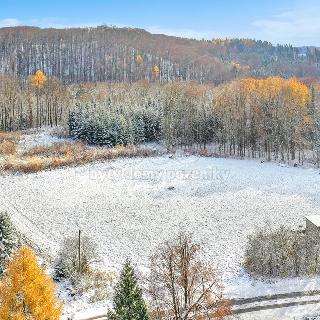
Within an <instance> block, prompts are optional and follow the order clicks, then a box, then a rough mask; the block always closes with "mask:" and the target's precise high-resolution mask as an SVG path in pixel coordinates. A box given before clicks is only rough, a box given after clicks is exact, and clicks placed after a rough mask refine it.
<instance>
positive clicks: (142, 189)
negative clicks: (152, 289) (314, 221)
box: [0, 156, 320, 319]
mask: <svg viewBox="0 0 320 320" xmlns="http://www.w3.org/2000/svg"><path fill="white" fill-rule="evenodd" d="M0 194H1V197H0V210H1V209H6V210H7V211H8V212H9V213H11V215H12V218H13V220H14V222H15V223H16V225H17V227H18V228H19V229H21V231H23V232H24V233H25V234H26V235H27V237H29V238H31V239H32V240H33V241H34V242H36V243H37V244H38V245H39V246H40V247H41V248H42V249H44V250H46V252H47V253H48V254H49V255H51V256H52V257H54V255H55V253H56V251H57V250H58V249H59V245H60V243H61V241H62V240H63V238H64V237H65V236H72V235H76V233H77V230H78V229H79V228H81V230H82V231H83V233H84V234H86V235H88V236H90V237H91V238H93V239H94V240H95V241H96V243H97V245H98V247H99V252H100V254H101V257H102V259H103V261H104V264H105V266H106V268H116V269H119V267H120V265H121V264H122V263H123V261H124V260H125V259H126V258H127V257H130V258H131V259H132V260H133V262H135V263H136V264H137V266H139V267H140V268H144V267H147V266H148V257H149V256H150V255H151V254H152V252H153V251H154V249H155V248H156V246H157V245H158V244H160V243H162V242H163V241H165V240H167V239H168V238H171V237H172V236H174V235H175V234H177V233H178V232H179V231H180V230H183V231H190V232H192V233H193V234H194V236H195V238H196V239H197V240H199V241H202V242H203V244H204V245H205V249H206V257H207V259H209V260H210V261H211V262H212V263H213V264H214V265H215V266H216V267H217V268H218V269H219V270H220V271H221V272H222V273H223V277H224V280H225V286H226V290H225V291H226V294H227V296H229V297H249V296H256V295H264V294H268V293H275V292H286V291H300V290H308V289H315V288H318V289H320V280H319V279H295V280H286V281H283V280H282V281H276V282H272V283H270V282H266V283H264V282H261V281H258V280H256V281H254V280H252V279H250V278H249V277H248V276H247V275H245V274H244V273H243V271H242V269H241V266H240V264H241V262H242V257H243V249H244V247H245V243H246V238H247V236H248V235H249V234H250V233H252V231H253V230H254V229H255V228H256V227H261V226H263V225H264V223H265V221H269V222H270V223H271V225H274V226H279V225H280V224H285V225H287V226H291V227H296V228H297V227H299V226H300V225H304V216H305V215H310V214H320V175H319V170H316V169H304V168H293V167H286V166H280V165H278V164H275V163H260V162H259V161H254V160H232V159H214V158H200V157H194V156H191V157H177V158H170V157H169V156H163V157H157V158H144V159H127V160H115V161H112V162H105V163H96V164H88V165H85V166H81V167H76V168H64V169H59V170H55V171H47V172H41V173H37V174H28V175H25V174H21V175H9V176H0ZM243 319H245V318H243ZM248 319H249V318H248ZM250 319H253V318H250ZM255 319H259V318H255Z"/></svg>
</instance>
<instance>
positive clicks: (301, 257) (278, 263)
mask: <svg viewBox="0 0 320 320" xmlns="http://www.w3.org/2000/svg"><path fill="white" fill-rule="evenodd" d="M319 249H320V243H319V240H317V241H315V240H314V239H309V237H308V236H307V235H306V234H305V232H304V231H301V230H299V231H293V230H290V229H288V228H285V227H283V226H282V227H280V228H279V229H275V230H273V229H271V228H270V227H269V226H265V227H264V228H262V229H260V230H257V231H256V232H255V233H254V234H252V235H250V236H249V238H248V243H247V247H246V251H245V259H244V267H245V268H246V270H247V271H249V272H250V273H253V274H255V275H261V276H267V277H294V276H302V275H312V274H320V259H319V253H320V250H319Z"/></svg>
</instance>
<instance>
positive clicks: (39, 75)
mask: <svg viewBox="0 0 320 320" xmlns="http://www.w3.org/2000/svg"><path fill="white" fill-rule="evenodd" d="M47 80H48V78H47V77H46V76H45V75H44V73H43V72H42V71H41V70H38V71H37V72H36V74H35V75H34V76H33V77H32V79H31V82H32V84H33V85H34V86H35V87H36V88H42V87H43V86H44V85H45V83H46V82H47Z"/></svg>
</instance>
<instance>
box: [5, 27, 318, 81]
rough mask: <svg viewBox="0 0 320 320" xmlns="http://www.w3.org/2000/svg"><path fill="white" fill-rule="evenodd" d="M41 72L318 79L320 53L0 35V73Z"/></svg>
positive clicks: (80, 35)
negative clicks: (278, 76) (273, 76)
mask: <svg viewBox="0 0 320 320" xmlns="http://www.w3.org/2000/svg"><path fill="white" fill-rule="evenodd" d="M39 69H41V70H43V71H44V72H45V73H46V74H47V75H49V76H56V77H58V78H61V79H62V80H63V81H64V82H66V83H73V82H82V81H136V80H142V79H147V80H158V79H160V80H161V81H162V82H169V81H174V80H194V81H197V82H200V83H216V84H218V83H221V82H223V81H226V80H230V79H233V78H236V77H246V76H256V77H266V76H269V75H280V76H283V77H291V76H297V77H301V78H305V77H308V78H310V77H311V78H312V77H315V78H318V77H320V49H319V48H316V47H301V48H295V47H293V46H291V45H277V46H274V45H272V44H271V43H269V42H266V41H256V40H252V39H212V40H210V41H209V40H201V41H199V40H194V39H185V38H178V37H172V36H166V35H156V34H151V33H149V32H147V31H145V30H142V29H130V28H116V27H108V26H100V27H97V28H72V29H51V28H50V29H41V28H37V27H13V28H1V29H0V72H1V73H9V74H14V75H18V76H21V77H27V76H29V75H32V74H34V73H35V72H36V70H39Z"/></svg>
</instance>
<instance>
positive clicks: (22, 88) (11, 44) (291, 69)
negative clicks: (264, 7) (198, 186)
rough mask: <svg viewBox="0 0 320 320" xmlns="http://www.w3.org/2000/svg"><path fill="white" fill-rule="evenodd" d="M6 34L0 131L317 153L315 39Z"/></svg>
mask: <svg viewBox="0 0 320 320" xmlns="http://www.w3.org/2000/svg"><path fill="white" fill-rule="evenodd" d="M0 43H1V46H0V61H1V64H0V68H1V70H0V71H1V72H0V73H1V74H0V130H1V131H14V130H21V129H28V128H33V127H43V126H56V125H62V126H65V127H68V129H69V133H70V135H71V136H73V137H75V138H79V139H81V140H84V141H86V142H87V143H90V144H98V145H107V146H116V145H130V144H139V143H143V142H149V141H156V142H160V143H164V144H165V145H166V146H167V147H168V148H169V149H171V148H177V147H179V148H190V147H194V146H196V147H197V148H202V149H204V150H207V149H210V148H207V147H208V146H210V147H212V146H215V149H214V150H212V148H211V149H210V150H211V152H215V153H218V154H219V155H230V156H240V157H259V158H266V159H268V160H271V159H279V160H282V161H284V160H296V159H297V161H299V162H301V163H303V162H304V160H305V159H306V158H308V159H313V161H314V162H316V163H318V164H319V161H320V109H319V88H320V85H319V80H317V77H315V76H317V75H318V73H319V72H320V69H319V63H320V53H319V50H318V49H317V48H294V47H292V46H280V45H278V46H273V45H271V44H270V43H267V42H262V41H254V40H249V39H225V40H221V39H212V40H210V41H205V40H203V41H197V40H192V39H182V38H176V37H168V36H164V35H152V34H150V33H148V32H146V31H144V30H141V29H128V28H113V27H106V26H101V27H97V28H79V29H40V28H34V27H17V28H2V29H0ZM269 74H271V76H269ZM275 75H276V76H275ZM291 75H296V76H297V77H290V76H291ZM319 75H320V74H319ZM298 76H299V77H298ZM226 80H228V81H226Z"/></svg>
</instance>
